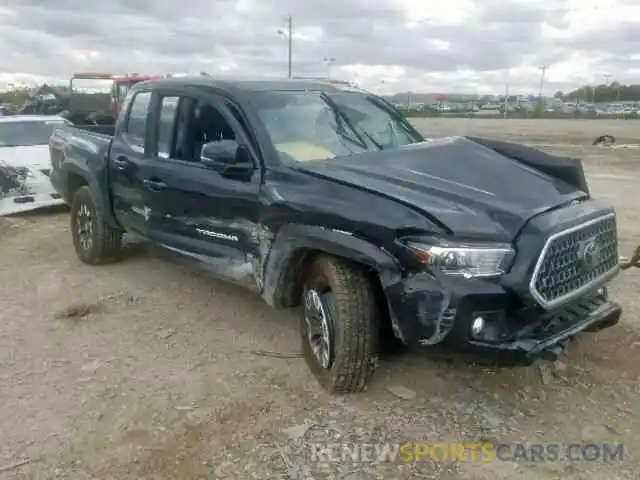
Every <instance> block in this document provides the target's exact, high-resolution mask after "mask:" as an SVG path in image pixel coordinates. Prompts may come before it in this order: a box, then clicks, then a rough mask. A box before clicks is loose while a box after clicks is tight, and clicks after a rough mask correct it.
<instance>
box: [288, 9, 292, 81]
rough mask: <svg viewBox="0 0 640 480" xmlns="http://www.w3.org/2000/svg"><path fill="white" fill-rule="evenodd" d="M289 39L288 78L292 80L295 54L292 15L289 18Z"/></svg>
mask: <svg viewBox="0 0 640 480" xmlns="http://www.w3.org/2000/svg"><path fill="white" fill-rule="evenodd" d="M287 37H288V40H289V45H288V47H289V57H288V61H287V72H288V74H287V76H288V77H289V78H291V60H292V53H293V19H292V18H291V15H289V16H288V17H287Z"/></svg>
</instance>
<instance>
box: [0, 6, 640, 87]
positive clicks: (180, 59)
mask: <svg viewBox="0 0 640 480" xmlns="http://www.w3.org/2000/svg"><path fill="white" fill-rule="evenodd" d="M634 3H637V2H632V1H630V0H609V1H608V2H607V3H606V4H604V2H603V6H602V7H600V6H599V3H598V2H596V1H593V0H582V1H577V0H548V1H546V2H539V1H537V0H511V1H508V0H483V1H480V0H446V1H443V0H377V1H375V2H371V1H367V2H365V1H364V0H350V1H348V2H347V1H344V0H317V1H316V2H294V1H293V0H261V1H259V0H216V1H215V2H213V1H211V0H188V1H183V2H176V1H175V0H155V1H152V0H135V1H131V0H129V1H124V0H111V1H110V2H97V1H96V2H91V7H90V8H89V7H87V3H86V2H84V1H80V0H56V1H55V2H45V1H44V0H4V1H3V2H2V6H0V22H1V23H2V25H3V27H2V29H0V84H1V83H3V82H4V83H8V82H36V81H43V80H45V81H58V82H59V81H65V79H68V78H69V77H70V75H71V74H72V73H73V72H82V71H102V72H140V73H164V72H200V71H207V72H209V73H211V74H214V75H216V74H219V75H232V74H238V75H242V76H264V77H268V76H284V75H286V72H287V41H286V38H284V37H283V35H281V34H279V33H278V30H279V29H281V28H283V27H284V21H285V17H286V15H287V14H291V15H292V16H293V20H294V36H293V42H292V43H293V69H294V74H295V75H305V76H311V75H315V76H321V75H326V73H327V65H326V64H325V63H324V62H323V59H324V58H325V57H330V58H335V62H333V63H332V65H331V74H332V76H334V77H340V78H345V79H347V78H348V79H356V80H358V81H359V82H360V83H361V84H362V85H363V86H364V87H366V88H371V89H374V90H379V91H381V92H383V93H387V92H390V91H442V92H449V91H454V90H455V91H466V92H470V93H473V92H474V91H489V90H493V91H503V90H504V86H505V84H506V83H507V82H508V83H510V84H511V86H512V88H514V89H520V90H522V91H523V92H524V91H526V90H529V91H537V88H538V82H539V78H540V71H539V69H538V66H539V65H541V64H543V63H544V64H547V65H549V68H548V71H547V73H548V74H547V82H546V88H545V90H546V91H548V92H553V91H555V90H558V89H563V90H566V89H571V88H575V87H577V86H578V85H580V84H584V83H589V82H594V81H602V78H603V77H602V75H603V73H608V74H610V75H612V77H614V78H618V79H620V80H621V81H633V80H634V75H633V74H634V73H637V70H638V68H640V61H639V60H638V58H639V57H638V54H640V47H638V44H637V41H634V38H635V37H634V35H636V36H637V33H636V32H637V31H638V28H639V27H640V25H638V23H639V20H638V19H639V18H640V6H636V5H634ZM630 19H631V20H630ZM634 55H635V57H634ZM0 86H1V85H0Z"/></svg>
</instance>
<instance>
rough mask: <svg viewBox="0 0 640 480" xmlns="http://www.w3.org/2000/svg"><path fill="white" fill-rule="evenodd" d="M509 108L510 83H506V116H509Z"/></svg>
mask: <svg viewBox="0 0 640 480" xmlns="http://www.w3.org/2000/svg"><path fill="white" fill-rule="evenodd" d="M508 110H509V84H508V83H507V84H506V87H505V91H504V118H507V111H508Z"/></svg>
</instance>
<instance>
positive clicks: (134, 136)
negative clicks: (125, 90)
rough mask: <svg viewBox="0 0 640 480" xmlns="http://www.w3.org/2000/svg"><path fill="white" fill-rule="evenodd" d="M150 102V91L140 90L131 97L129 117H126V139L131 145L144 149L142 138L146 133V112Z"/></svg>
mask: <svg viewBox="0 0 640 480" xmlns="http://www.w3.org/2000/svg"><path fill="white" fill-rule="evenodd" d="M149 103H151V92H140V93H138V94H136V95H135V97H133V101H132V103H131V108H130V110H129V118H128V119H127V128H126V135H127V141H128V142H129V143H130V144H131V146H132V147H137V148H136V149H140V150H142V151H144V139H145V137H146V133H147V113H148V112H149Z"/></svg>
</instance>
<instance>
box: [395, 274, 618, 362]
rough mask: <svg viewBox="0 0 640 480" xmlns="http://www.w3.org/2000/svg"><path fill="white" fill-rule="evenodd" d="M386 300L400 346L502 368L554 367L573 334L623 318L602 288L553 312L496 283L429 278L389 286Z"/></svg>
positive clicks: (421, 276) (592, 330) (599, 327)
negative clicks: (540, 363) (440, 350)
mask: <svg viewBox="0 0 640 480" xmlns="http://www.w3.org/2000/svg"><path fill="white" fill-rule="evenodd" d="M385 293H386V296H387V300H388V305H389V310H390V315H391V323H392V325H393V327H394V331H395V334H396V336H397V337H398V338H400V339H401V340H402V341H403V342H404V343H405V344H407V345H410V346H421V347H425V346H432V345H442V346H443V347H446V348H447V349H448V350H453V351H455V352H458V353H462V354H464V355H465V356H469V357H472V358H474V359H477V360H483V361H490V362H495V363H499V364H505V365H527V364H531V363H532V362H534V361H535V360H537V359H540V358H542V359H547V360H553V359H555V358H557V356H558V355H559V354H560V353H561V352H562V351H563V350H564V348H565V347H566V345H567V344H568V342H569V341H571V340H572V339H573V337H574V336H575V335H577V334H578V333H580V332H585V331H587V332H594V331H598V330H601V329H604V328H607V327H610V326H613V325H615V324H617V323H618V321H619V319H620V316H621V314H622V309H621V307H620V306H619V305H618V304H616V303H615V302H612V301H610V300H609V299H608V296H607V291H606V288H604V287H602V286H600V287H599V288H595V289H594V290H592V291H591V292H588V293H585V294H584V295H582V296H580V297H578V298H576V299H574V300H572V301H570V302H568V303H567V304H565V305H563V306H561V307H558V308H555V309H553V310H544V309H542V308H541V307H539V306H537V305H532V304H524V303H523V302H522V301H521V300H520V299H519V298H518V297H517V296H515V295H514V294H513V293H510V292H508V291H507V290H506V289H504V288H503V287H502V286H501V285H500V284H499V283H497V282H492V281H488V280H479V279H466V278H452V277H446V276H440V275H435V276H434V275H433V274H432V273H421V274H417V275H414V276H412V277H409V278H406V279H404V280H402V281H401V282H397V283H395V284H392V285H389V284H387V285H386V287H385Z"/></svg>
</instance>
